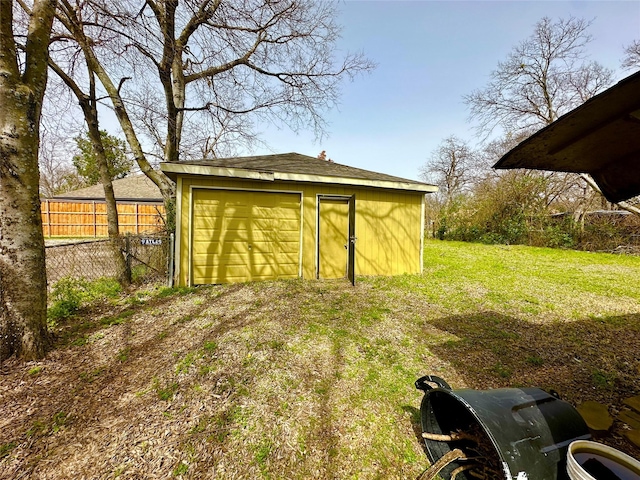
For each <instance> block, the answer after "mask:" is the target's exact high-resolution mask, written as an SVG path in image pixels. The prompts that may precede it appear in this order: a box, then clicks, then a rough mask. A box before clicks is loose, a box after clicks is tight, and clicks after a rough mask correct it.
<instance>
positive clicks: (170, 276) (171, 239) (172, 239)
mask: <svg viewBox="0 0 640 480" xmlns="http://www.w3.org/2000/svg"><path fill="white" fill-rule="evenodd" d="M174 246H175V235H174V234H173V233H171V234H170V235H169V255H167V256H168V257H169V259H168V261H169V265H168V268H167V272H168V275H167V286H168V287H170V288H171V287H173V250H174Z"/></svg>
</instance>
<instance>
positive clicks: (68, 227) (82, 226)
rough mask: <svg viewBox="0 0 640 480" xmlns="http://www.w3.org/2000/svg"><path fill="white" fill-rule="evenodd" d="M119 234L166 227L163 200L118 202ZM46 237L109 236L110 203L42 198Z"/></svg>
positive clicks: (147, 231)
mask: <svg viewBox="0 0 640 480" xmlns="http://www.w3.org/2000/svg"><path fill="white" fill-rule="evenodd" d="M117 209H118V223H119V226H120V234H126V233H132V234H135V235H137V234H141V233H155V232H160V231H162V230H163V229H164V214H165V210H164V205H162V204H161V203H146V202H145V203H139V202H122V203H120V202H118V204H117ZM41 210H42V228H43V233H44V236H45V237H76V238H77V237H106V236H108V231H107V205H106V203H105V202H101V201H99V200H88V201H68V200H55V199H47V200H43V201H42V202H41Z"/></svg>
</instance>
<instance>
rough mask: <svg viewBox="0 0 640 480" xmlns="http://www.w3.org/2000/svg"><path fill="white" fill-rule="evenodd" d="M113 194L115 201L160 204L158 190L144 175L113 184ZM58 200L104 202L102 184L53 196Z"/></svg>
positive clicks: (160, 196)
mask: <svg viewBox="0 0 640 480" xmlns="http://www.w3.org/2000/svg"><path fill="white" fill-rule="evenodd" d="M112 183H113V193H114V194H115V197H116V200H117V201H138V202H151V201H153V202H161V201H162V195H161V194H160V190H159V189H158V187H157V186H156V184H155V183H153V182H152V181H151V180H150V179H149V177H147V176H146V175H133V176H130V177H125V178H120V179H118V180H114V181H113V182H112ZM53 198H54V199H58V200H66V199H69V200H104V188H103V187H102V184H100V183H99V184H97V185H93V186H91V187H86V188H81V189H79V190H73V191H71V192H66V193H62V194H60V195H55V196H54V197H53Z"/></svg>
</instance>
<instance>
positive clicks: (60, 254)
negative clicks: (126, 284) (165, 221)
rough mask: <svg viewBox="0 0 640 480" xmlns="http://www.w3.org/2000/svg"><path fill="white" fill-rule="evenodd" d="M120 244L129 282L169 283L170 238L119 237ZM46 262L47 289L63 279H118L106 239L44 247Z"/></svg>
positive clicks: (171, 257) (157, 235)
mask: <svg viewBox="0 0 640 480" xmlns="http://www.w3.org/2000/svg"><path fill="white" fill-rule="evenodd" d="M48 243H49V242H48ZM120 243H121V251H122V255H123V256H124V258H125V263H126V268H127V274H128V275H129V276H130V278H131V280H132V281H133V282H163V281H164V282H167V284H171V276H172V270H173V269H172V265H173V235H166V234H151V235H123V236H121V238H120ZM46 262H47V284H48V287H49V288H51V287H52V286H53V285H54V284H55V283H56V282H57V281H59V280H60V279H61V278H64V277H71V278H84V279H85V280H89V281H91V280H96V279H98V278H102V277H110V278H118V276H119V275H118V273H119V272H118V270H117V266H116V262H114V261H113V253H112V250H111V247H110V244H109V240H108V239H103V240H89V241H72V240H66V241H64V242H62V241H56V242H55V243H52V244H48V245H47V247H46Z"/></svg>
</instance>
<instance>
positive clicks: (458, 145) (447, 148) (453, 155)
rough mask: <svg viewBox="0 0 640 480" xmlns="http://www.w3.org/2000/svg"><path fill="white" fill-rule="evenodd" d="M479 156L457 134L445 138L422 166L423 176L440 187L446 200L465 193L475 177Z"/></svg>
mask: <svg viewBox="0 0 640 480" xmlns="http://www.w3.org/2000/svg"><path fill="white" fill-rule="evenodd" d="M476 162H477V157H476V154H475V152H474V151H473V150H472V149H471V148H470V147H469V144H468V143H467V142H465V141H463V140H461V139H460V138H458V137H456V136H455V135H451V136H450V137H448V138H446V139H444V140H443V141H442V142H441V143H440V145H439V146H438V148H437V149H436V150H434V151H433V152H432V153H431V157H430V158H429V160H428V161H427V163H426V164H425V165H424V166H423V167H422V168H421V170H420V175H421V177H422V178H423V179H424V180H426V181H428V182H431V183H434V184H436V185H438V187H440V191H439V193H441V194H442V195H443V196H444V200H445V202H446V201H448V200H450V199H452V198H453V197H455V196H457V195H459V194H461V193H464V192H465V191H466V190H468V188H469V187H470V186H471V184H472V182H473V179H474V170H475V168H476Z"/></svg>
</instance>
